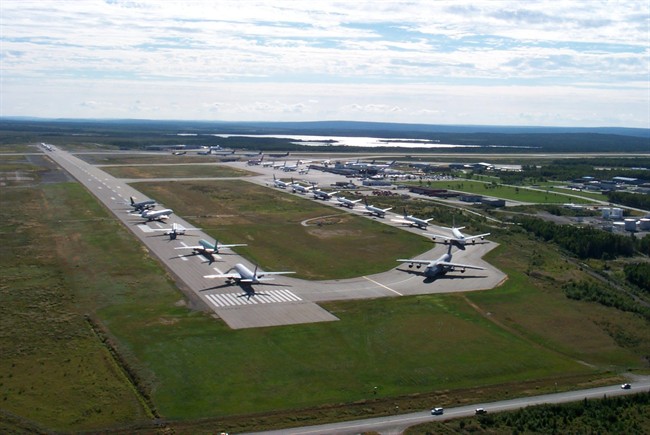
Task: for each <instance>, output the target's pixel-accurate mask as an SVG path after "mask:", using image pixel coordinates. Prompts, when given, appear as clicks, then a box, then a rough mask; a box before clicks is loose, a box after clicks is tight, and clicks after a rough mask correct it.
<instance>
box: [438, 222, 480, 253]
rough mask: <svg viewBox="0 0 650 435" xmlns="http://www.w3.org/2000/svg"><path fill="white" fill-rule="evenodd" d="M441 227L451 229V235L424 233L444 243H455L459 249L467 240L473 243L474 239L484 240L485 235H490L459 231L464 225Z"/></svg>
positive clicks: (463, 246)
mask: <svg viewBox="0 0 650 435" xmlns="http://www.w3.org/2000/svg"><path fill="white" fill-rule="evenodd" d="M441 228H445V229H448V230H451V234H452V235H453V236H452V237H449V236H443V235H441V234H429V233H425V235H427V236H430V237H431V238H432V239H433V240H436V239H442V240H443V241H444V243H445V244H447V243H451V244H453V245H456V246H457V247H459V248H460V249H465V245H466V244H467V242H472V244H475V243H476V239H481V240H485V236H489V235H490V233H485V234H479V235H477V236H467V235H465V234H463V233H461V232H460V230H462V229H464V228H465V227H451V228H447V227H441Z"/></svg>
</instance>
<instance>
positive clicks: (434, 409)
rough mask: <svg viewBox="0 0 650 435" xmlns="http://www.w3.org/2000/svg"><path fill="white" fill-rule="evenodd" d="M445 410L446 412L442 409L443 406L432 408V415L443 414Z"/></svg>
mask: <svg viewBox="0 0 650 435" xmlns="http://www.w3.org/2000/svg"><path fill="white" fill-rule="evenodd" d="M443 412H445V410H444V409H442V408H432V409H431V415H442V413H443Z"/></svg>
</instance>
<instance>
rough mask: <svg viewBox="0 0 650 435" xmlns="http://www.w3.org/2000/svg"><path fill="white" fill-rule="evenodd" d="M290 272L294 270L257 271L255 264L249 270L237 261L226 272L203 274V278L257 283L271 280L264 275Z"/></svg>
mask: <svg viewBox="0 0 650 435" xmlns="http://www.w3.org/2000/svg"><path fill="white" fill-rule="evenodd" d="M233 270H234V272H233ZM290 273H295V272H258V271H257V266H255V270H254V271H252V272H251V270H250V269H249V268H247V267H246V266H244V265H243V264H241V263H237V264H235V267H233V268H231V269H229V270H228V271H226V273H219V274H216V275H204V276H203V278H210V279H212V278H225V279H226V282H227V283H228V284H230V283H232V282H233V281H234V282H236V283H248V284H259V283H260V282H262V281H271V280H273V278H265V277H266V275H287V274H290Z"/></svg>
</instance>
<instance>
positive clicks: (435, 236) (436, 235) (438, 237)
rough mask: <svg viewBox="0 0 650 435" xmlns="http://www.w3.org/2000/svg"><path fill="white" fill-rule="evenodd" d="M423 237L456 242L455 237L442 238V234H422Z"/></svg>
mask: <svg viewBox="0 0 650 435" xmlns="http://www.w3.org/2000/svg"><path fill="white" fill-rule="evenodd" d="M424 235H425V236H429V237H432V238H434V239H442V240H458V239H457V238H456V237H449V236H443V235H442V234H431V233H424ZM466 240H467V239H466Z"/></svg>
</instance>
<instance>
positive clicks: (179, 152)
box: [172, 151, 187, 156]
mask: <svg viewBox="0 0 650 435" xmlns="http://www.w3.org/2000/svg"><path fill="white" fill-rule="evenodd" d="M172 154H173V155H175V156H184V155H185V154H187V151H172Z"/></svg>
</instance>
